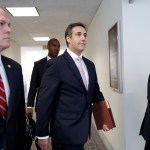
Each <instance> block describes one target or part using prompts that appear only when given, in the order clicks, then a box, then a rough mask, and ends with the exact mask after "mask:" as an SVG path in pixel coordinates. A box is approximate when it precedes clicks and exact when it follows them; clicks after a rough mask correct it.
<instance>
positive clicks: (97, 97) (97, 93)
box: [92, 63, 104, 103]
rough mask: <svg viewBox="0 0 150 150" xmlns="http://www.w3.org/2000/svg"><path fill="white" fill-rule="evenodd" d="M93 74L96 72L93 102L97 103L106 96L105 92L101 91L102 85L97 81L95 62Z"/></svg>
mask: <svg viewBox="0 0 150 150" xmlns="http://www.w3.org/2000/svg"><path fill="white" fill-rule="evenodd" d="M93 74H94V90H93V97H92V102H93V103H97V102H99V101H102V100H104V96H103V93H102V92H101V91H100V86H99V84H98V81H97V74H96V69H95V65H94V63H93Z"/></svg>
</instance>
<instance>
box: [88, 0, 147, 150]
mask: <svg viewBox="0 0 150 150" xmlns="http://www.w3.org/2000/svg"><path fill="white" fill-rule="evenodd" d="M149 6H150V1H148V0H143V1H141V0H135V2H134V3H133V4H129V2H128V0H104V1H103V2H102V4H101V6H100V8H99V9H98V11H97V13H96V15H95V17H94V19H93V21H92V23H91V25H90V28H89V30H88V35H89V36H88V47H87V52H86V55H87V56H88V57H89V58H91V59H92V60H93V61H94V62H95V64H96V68H97V73H98V79H99V83H100V86H101V90H102V91H103V93H104V95H105V98H106V99H107V100H109V101H110V104H111V106H112V111H113V114H114V117H115V121H116V125H117V127H116V128H115V129H114V130H113V131H110V132H108V133H103V132H102V131H99V133H100V135H101V136H102V135H103V136H105V137H107V139H108V141H109V143H110V145H111V146H109V150H112V149H113V150H142V149H144V140H143V138H142V137H141V136H139V130H140V126H141V123H142V119H143V116H144V112H145V109H146V104H147V100H146V97H147V93H146V91H147V89H146V88H147V78H148V74H149V72H150V70H149V64H150V59H149V56H150V50H149V49H150V45H149V34H150V28H149V27H150V20H149V19H148V16H149V14H150V9H149ZM118 20H120V22H121V35H122V40H121V42H122V48H121V53H122V73H123V93H122V94H120V93H117V92H114V91H113V90H111V89H110V87H109V60H108V57H109V53H108V52H109V50H108V30H109V29H110V27H111V26H112V25H113V24H114V23H115V22H116V21H118Z"/></svg>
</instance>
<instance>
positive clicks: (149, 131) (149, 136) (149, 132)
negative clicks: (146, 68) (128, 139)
mask: <svg viewBox="0 0 150 150" xmlns="http://www.w3.org/2000/svg"><path fill="white" fill-rule="evenodd" d="M147 100H148V103H147V108H146V112H145V116H144V119H143V122H142V126H141V129H140V135H142V136H143V138H144V139H145V141H146V143H145V148H144V150H150V75H149V77H148V83H147Z"/></svg>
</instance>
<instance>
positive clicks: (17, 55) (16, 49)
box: [2, 41, 21, 63]
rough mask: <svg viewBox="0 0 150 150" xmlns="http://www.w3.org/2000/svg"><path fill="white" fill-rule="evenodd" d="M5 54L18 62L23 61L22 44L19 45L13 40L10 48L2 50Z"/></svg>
mask: <svg viewBox="0 0 150 150" xmlns="http://www.w3.org/2000/svg"><path fill="white" fill-rule="evenodd" d="M2 54H3V55H5V56H7V57H10V58H12V59H14V60H15V61H17V62H18V63H21V51H20V46H19V45H17V44H16V43H15V42H13V41H12V42H11V46H10V48H8V49H6V50H4V51H3V52H2Z"/></svg>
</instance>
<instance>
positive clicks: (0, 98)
mask: <svg viewBox="0 0 150 150" xmlns="http://www.w3.org/2000/svg"><path fill="white" fill-rule="evenodd" d="M10 33H11V28H10V22H9V19H8V17H7V14H6V13H5V11H4V10H3V9H2V8H0V52H2V51H3V50H5V49H7V48H8V47H9V46H10ZM0 76H1V79H0V84H1V85H3V87H4V88H3V87H2V86H1V88H0V91H1V92H0V94H1V95H0V150H5V149H7V150H25V149H26V148H25V141H26V140H25V137H26V120H25V99H24V88H23V76H22V69H21V66H20V65H19V64H18V63H17V62H15V61H14V60H12V59H10V58H8V57H5V56H3V55H1V54H0ZM2 92H3V94H2ZM4 101H5V103H6V106H7V107H6V106H5V107H3V106H4V105H3V104H4ZM3 110H5V113H6V115H5V116H4V114H3Z"/></svg>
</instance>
